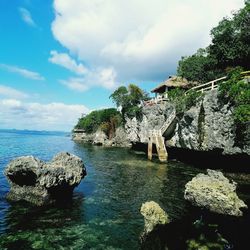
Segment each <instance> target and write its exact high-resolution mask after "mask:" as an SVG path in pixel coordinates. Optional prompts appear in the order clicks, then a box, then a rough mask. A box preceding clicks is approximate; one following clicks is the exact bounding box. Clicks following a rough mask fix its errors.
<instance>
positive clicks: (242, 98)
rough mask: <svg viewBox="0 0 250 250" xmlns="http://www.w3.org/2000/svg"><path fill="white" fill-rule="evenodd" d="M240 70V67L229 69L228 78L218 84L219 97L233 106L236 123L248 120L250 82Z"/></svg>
mask: <svg viewBox="0 0 250 250" xmlns="http://www.w3.org/2000/svg"><path fill="white" fill-rule="evenodd" d="M241 72H242V68H241V67H236V68H235V69H233V70H231V71H230V72H229V74H228V80H227V81H225V82H223V83H222V84H220V86H219V97H220V98H221V99H222V100H223V101H224V102H229V103H231V104H232V105H233V106H234V112H233V116H234V120H235V122H236V123H237V124H243V123H246V122H250V84H249V82H248V81H247V80H244V78H243V76H242V74H241Z"/></svg>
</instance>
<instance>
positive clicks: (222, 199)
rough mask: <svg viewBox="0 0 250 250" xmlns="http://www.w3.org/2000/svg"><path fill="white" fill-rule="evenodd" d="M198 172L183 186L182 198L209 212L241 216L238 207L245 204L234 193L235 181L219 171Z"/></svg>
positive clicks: (242, 206)
mask: <svg viewBox="0 0 250 250" xmlns="http://www.w3.org/2000/svg"><path fill="white" fill-rule="evenodd" d="M207 173H208V174H207V175H206V174H198V175H197V176H196V177H194V178H193V179H192V180H191V181H189V182H188V183H187V184H186V186H185V194H184V198H185V199H186V200H188V201H190V202H191V203H192V204H193V205H195V206H198V207H204V208H207V209H209V210H210V211H211V212H215V213H219V214H225V215H233V216H242V211H241V210H240V209H242V208H247V205H246V204H245V203H244V202H243V201H242V200H240V199H239V197H238V196H237V194H236V183H235V182H230V181H229V180H228V179H227V178H226V177H225V176H224V175H223V174H222V172H220V171H215V170H210V169H208V170H207Z"/></svg>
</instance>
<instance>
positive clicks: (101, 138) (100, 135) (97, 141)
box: [93, 130, 108, 146]
mask: <svg viewBox="0 0 250 250" xmlns="http://www.w3.org/2000/svg"><path fill="white" fill-rule="evenodd" d="M106 140H108V137H107V135H106V134H105V133H104V132H103V131H101V130H97V131H96V132H95V134H94V138H93V144H94V145H97V146H102V145H104V144H105V142H106Z"/></svg>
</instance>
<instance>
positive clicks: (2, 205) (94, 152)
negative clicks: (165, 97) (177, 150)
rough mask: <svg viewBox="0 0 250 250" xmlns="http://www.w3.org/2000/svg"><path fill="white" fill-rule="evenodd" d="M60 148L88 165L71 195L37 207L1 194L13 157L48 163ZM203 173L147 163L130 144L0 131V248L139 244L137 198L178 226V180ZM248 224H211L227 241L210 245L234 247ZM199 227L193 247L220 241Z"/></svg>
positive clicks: (185, 207)
mask: <svg viewBox="0 0 250 250" xmlns="http://www.w3.org/2000/svg"><path fill="white" fill-rule="evenodd" d="M59 152H70V153H72V154H75V155H77V156H79V157H81V158H82V160H83V162H84V165H85V167H86V169H87V176H86V177H85V178H84V179H83V180H82V182H81V183H80V185H79V186H78V187H77V188H75V190H74V193H73V197H72V199H71V200H69V201H68V202H64V203H63V204H60V203H59V204H53V205H49V206H45V207H36V206H33V205H31V204H28V203H26V202H18V203H9V202H8V201H7V200H6V199H5V196H6V194H7V192H8V191H9V188H10V187H9V184H8V182H7V179H6V177H5V176H4V173H3V171H4V169H5V167H6V166H7V164H8V163H9V162H10V161H11V160H12V159H14V158H16V157H19V156H27V155H33V156H35V157H37V158H39V159H41V160H43V161H50V160H51V159H52V157H53V156H54V155H55V154H57V153H59ZM204 171H205V170H204V169H202V168H201V169H199V168H197V167H194V166H192V165H189V164H185V163H182V162H179V161H177V160H174V159H172V160H170V161H169V162H168V163H165V164H162V163H160V162H158V160H157V159H156V158H155V159H154V160H153V161H148V160H147V157H146V155H145V153H142V152H136V151H133V150H131V149H124V148H115V147H111V148H104V147H100V146H93V145H88V144H82V143H75V142H74V141H72V140H71V135H70V133H64V132H46V131H19V130H0V249H18V250H21V249H25V250H27V249H45V250H46V249H48V250H50V249H51V250H52V249H58V250H60V249H73V250H81V249H110V250H111V249H128V250H133V249H140V248H141V243H140V236H141V235H142V232H143V229H144V220H143V217H142V215H141V213H140V207H141V205H142V203H144V202H147V201H155V202H157V203H159V204H160V206H161V207H162V208H163V209H164V210H165V211H166V212H167V214H168V216H169V218H170V220H171V221H174V222H175V221H176V222H178V225H179V227H180V226H181V225H182V223H184V222H183V221H184V219H183V218H188V217H190V214H192V215H193V212H192V211H191V210H190V209H191V208H190V207H191V206H190V204H189V203H188V202H187V201H185V200H184V198H183V195H184V188H185V184H186V183H187V182H188V181H190V180H191V179H192V178H193V177H194V176H195V175H196V174H198V173H200V172H204ZM242 190H243V191H242V192H240V193H239V195H240V197H243V198H244V199H245V202H246V203H247V204H249V201H250V195H249V193H248V191H247V192H246V191H244V188H243V189H242ZM203 215H204V214H202V213H201V214H199V213H198V214H197V216H196V217H193V218H194V221H193V223H194V225H197V222H201V223H200V225H202V223H203V224H206V222H202V216H203ZM229 220H230V219H229ZM225 221H227V218H225ZM249 222H250V220H249V214H248V215H247V216H245V217H243V218H241V219H240V223H238V224H237V222H235V220H234V221H233V222H232V221H230V223H229V224H228V226H227V225H226V224H225V223H227V222H223V223H224V224H223V226H222V227H221V226H220V225H219V226H218V225H217V226H214V227H213V228H215V229H214V232H213V233H216V235H218V232H219V233H220V235H222V238H223V239H226V243H225V241H224V243H223V242H222V243H221V244H220V245H219V246H221V247H222V248H211V249H239V248H241V246H242V245H243V243H244V244H245V241H246V242H247V241H248V234H249V232H250V230H249V227H248V229H246V228H245V225H246V224H247V225H250V224H249ZM195 223H196V224H195ZM235 223H236V224H235ZM198 224H199V223H198ZM234 225H236V226H237V227H238V228H237V229H236V228H235V227H234ZM228 227H233V228H231V230H229V228H228ZM177 228H178V227H177ZM225 228H226V229H225ZM201 230H202V229H201ZM209 230H210V231H211V229H209ZM216 230H217V231H216ZM220 230H221V231H220ZM228 230H229V231H230V232H233V233H228V232H227V231H228ZM247 230H248V232H247ZM206 232H208V231H207V229H205V232H201V233H200V234H199V235H197V240H196V243H197V242H198V243H197V244H201V245H202V244H203V243H204V242H206V243H204V244H208V243H207V242H208V241H209V242H210V241H213V240H215V241H216V242H218V241H219V240H217V239H212V240H211V239H210V238H209V236H208V238H209V240H206V237H207V236H206ZM172 233H174V234H175V237H177V239H178V237H179V238H180V241H183V242H191V241H189V240H190V239H185V238H184V236H183V235H182V233H181V232H178V231H177V230H175V231H174V229H173V232H172ZM223 233H225V235H223ZM200 235H203V241H202V239H200ZM249 236H250V234H249ZM185 237H186V236H185ZM204 238H205V239H204ZM202 242H203V243H202ZM220 242H221V241H220ZM216 244H217V243H216ZM148 249H153V248H148ZM154 249H157V248H154ZM170 249H173V247H172V248H170ZM179 249H180V248H179ZM190 249H191V248H190ZM192 249H195V248H192ZM197 249H198V248H197ZM208 249H209V248H208ZM242 249H247V248H242ZM176 250H178V242H176Z"/></svg>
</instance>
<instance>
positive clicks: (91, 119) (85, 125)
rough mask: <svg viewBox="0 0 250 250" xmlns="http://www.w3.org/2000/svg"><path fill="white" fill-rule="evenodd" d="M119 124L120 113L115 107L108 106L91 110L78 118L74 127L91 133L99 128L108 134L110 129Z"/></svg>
mask: <svg viewBox="0 0 250 250" xmlns="http://www.w3.org/2000/svg"><path fill="white" fill-rule="evenodd" d="M120 124H121V115H120V113H119V112H118V111H117V110H116V109H114V108H110V109H102V110H95V111H92V112H91V113H89V114H88V115H86V116H85V117H83V118H80V119H79V121H78V123H77V125H76V126H75V128H80V129H84V130H85V132H86V133H93V132H95V131H96V130H97V129H99V128H100V129H102V130H103V131H104V132H105V133H106V134H107V135H109V134H110V133H111V132H110V130H115V129H116V128H117V127H118V126H120ZM112 133H113V132H112Z"/></svg>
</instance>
